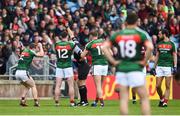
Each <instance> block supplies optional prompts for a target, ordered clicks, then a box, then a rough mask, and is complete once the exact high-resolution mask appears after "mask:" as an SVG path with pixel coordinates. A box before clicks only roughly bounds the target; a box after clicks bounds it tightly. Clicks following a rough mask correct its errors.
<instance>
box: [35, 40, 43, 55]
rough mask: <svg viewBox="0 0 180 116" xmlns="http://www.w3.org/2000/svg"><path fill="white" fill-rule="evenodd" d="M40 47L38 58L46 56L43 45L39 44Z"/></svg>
mask: <svg viewBox="0 0 180 116" xmlns="http://www.w3.org/2000/svg"><path fill="white" fill-rule="evenodd" d="M38 47H39V52H37V53H36V56H38V57H42V56H44V50H43V48H42V44H41V43H38Z"/></svg>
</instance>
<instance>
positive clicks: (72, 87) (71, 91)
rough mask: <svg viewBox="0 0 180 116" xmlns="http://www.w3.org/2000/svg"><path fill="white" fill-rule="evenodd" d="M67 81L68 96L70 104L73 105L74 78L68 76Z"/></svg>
mask: <svg viewBox="0 0 180 116" xmlns="http://www.w3.org/2000/svg"><path fill="white" fill-rule="evenodd" d="M67 83H68V88H69V97H70V105H71V106H75V105H76V104H75V101H74V79H73V77H69V78H68V80H67Z"/></svg>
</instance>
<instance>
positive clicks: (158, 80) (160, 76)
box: [156, 67, 164, 107]
mask: <svg viewBox="0 0 180 116" xmlns="http://www.w3.org/2000/svg"><path fill="white" fill-rule="evenodd" d="M163 75H164V72H163V69H162V67H157V68H156V91H157V93H158V95H159V98H160V101H159V104H158V106H160V107H161V106H162V105H163V102H164V94H163V92H162V88H161V85H162V81H163V79H164V76H163Z"/></svg>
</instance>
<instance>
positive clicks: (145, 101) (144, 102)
mask: <svg viewBox="0 0 180 116" xmlns="http://www.w3.org/2000/svg"><path fill="white" fill-rule="evenodd" d="M135 89H136V91H137V94H138V95H139V97H140V100H141V112H142V115H150V103H149V98H148V94H147V90H146V87H145V86H139V87H135Z"/></svg>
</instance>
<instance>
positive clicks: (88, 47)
mask: <svg viewBox="0 0 180 116" xmlns="http://www.w3.org/2000/svg"><path fill="white" fill-rule="evenodd" d="M90 48H91V42H89V43H87V44H86V46H85V49H86V50H90Z"/></svg>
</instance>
